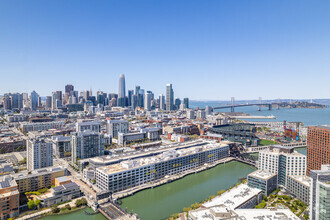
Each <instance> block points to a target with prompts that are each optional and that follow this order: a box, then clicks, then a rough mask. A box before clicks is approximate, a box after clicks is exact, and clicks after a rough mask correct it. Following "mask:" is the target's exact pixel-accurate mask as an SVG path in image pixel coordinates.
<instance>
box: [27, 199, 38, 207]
mask: <svg viewBox="0 0 330 220" xmlns="http://www.w3.org/2000/svg"><path fill="white" fill-rule="evenodd" d="M27 204H28V208H29V209H34V207H36V204H35V203H34V201H33V200H29V201H28V203H27Z"/></svg>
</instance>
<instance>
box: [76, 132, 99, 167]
mask: <svg viewBox="0 0 330 220" xmlns="http://www.w3.org/2000/svg"><path fill="white" fill-rule="evenodd" d="M104 143H105V139H104V134H103V133H99V132H94V131H89V130H88V131H84V132H73V133H72V135H71V144H72V146H71V148H72V162H73V163H77V162H78V161H79V160H80V159H85V158H91V157H97V156H102V155H104Z"/></svg>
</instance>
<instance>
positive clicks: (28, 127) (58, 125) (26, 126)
mask: <svg viewBox="0 0 330 220" xmlns="http://www.w3.org/2000/svg"><path fill="white" fill-rule="evenodd" d="M63 127H64V122H63V121H51V122H38V123H28V122H23V123H21V125H20V129H21V131H22V132H24V133H27V132H29V131H45V130H49V129H62V128H63Z"/></svg>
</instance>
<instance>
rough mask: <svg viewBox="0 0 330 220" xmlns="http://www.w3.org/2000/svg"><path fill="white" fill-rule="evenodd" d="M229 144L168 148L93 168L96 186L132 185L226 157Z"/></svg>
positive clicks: (110, 188) (112, 188)
mask: <svg viewBox="0 0 330 220" xmlns="http://www.w3.org/2000/svg"><path fill="white" fill-rule="evenodd" d="M228 155H229V146H228V145H225V144H208V145H204V146H195V147H190V148H186V149H181V150H169V151H165V152H163V153H162V154H159V155H156V156H152V157H145V158H139V159H135V160H126V161H122V162H120V164H118V163H117V164H112V165H109V166H105V167H99V168H96V175H95V176H96V185H97V187H98V188H99V189H101V190H105V191H110V192H118V191H122V190H125V189H128V188H131V187H134V186H139V185H142V184H145V183H148V182H152V181H155V180H158V179H162V178H164V177H165V176H167V175H175V174H178V173H183V172H185V171H187V170H191V169H198V168H200V167H202V166H203V165H205V164H213V163H215V162H217V161H218V160H221V159H224V158H227V157H228Z"/></svg>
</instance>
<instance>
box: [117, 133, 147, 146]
mask: <svg viewBox="0 0 330 220" xmlns="http://www.w3.org/2000/svg"><path fill="white" fill-rule="evenodd" d="M144 140H146V133H141V132H134V133H120V132H118V142H117V144H118V145H119V146H124V145H126V144H127V145H129V144H131V143H134V142H143V141H144Z"/></svg>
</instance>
